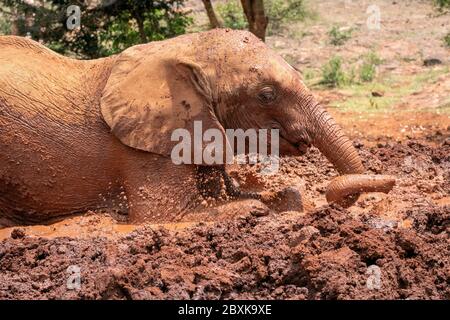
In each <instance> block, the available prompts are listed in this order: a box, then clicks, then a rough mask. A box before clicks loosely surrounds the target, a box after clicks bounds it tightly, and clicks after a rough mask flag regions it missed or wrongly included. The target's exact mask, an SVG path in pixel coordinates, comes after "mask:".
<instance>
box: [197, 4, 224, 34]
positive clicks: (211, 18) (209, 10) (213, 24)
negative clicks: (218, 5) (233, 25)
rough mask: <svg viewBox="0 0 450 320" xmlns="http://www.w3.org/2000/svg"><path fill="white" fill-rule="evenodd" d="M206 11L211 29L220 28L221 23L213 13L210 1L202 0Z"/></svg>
mask: <svg viewBox="0 0 450 320" xmlns="http://www.w3.org/2000/svg"><path fill="white" fill-rule="evenodd" d="M202 1H203V4H204V6H205V9H206V13H207V14H208V18H209V24H210V25H211V28H213V29H214V28H222V23H221V21H220V20H219V19H218V18H217V15H216V12H215V11H214V7H213V5H212V3H211V0H202Z"/></svg>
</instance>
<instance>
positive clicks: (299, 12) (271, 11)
mask: <svg viewBox="0 0 450 320" xmlns="http://www.w3.org/2000/svg"><path fill="white" fill-rule="evenodd" d="M264 5H265V10H266V13H267V16H268V17H269V25H268V28H267V33H268V34H269V35H271V34H274V33H276V32H278V31H280V30H281V29H282V28H283V27H284V26H285V25H286V24H288V23H290V22H294V21H304V20H305V19H306V18H308V17H311V16H312V15H313V13H312V12H311V11H309V10H308V9H307V8H306V5H305V1H304V0H266V1H265V2H264Z"/></svg>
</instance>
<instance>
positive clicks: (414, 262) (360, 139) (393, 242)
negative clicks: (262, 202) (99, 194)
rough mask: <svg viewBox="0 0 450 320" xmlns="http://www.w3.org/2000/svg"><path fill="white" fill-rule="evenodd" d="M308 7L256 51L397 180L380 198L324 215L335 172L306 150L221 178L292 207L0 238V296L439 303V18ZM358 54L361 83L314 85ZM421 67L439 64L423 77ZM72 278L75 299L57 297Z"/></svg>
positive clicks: (443, 104)
mask: <svg viewBox="0 0 450 320" xmlns="http://www.w3.org/2000/svg"><path fill="white" fill-rule="evenodd" d="M193 2H195V3H196V4H197V5H198V4H199V1H193ZM372 2H373V3H376V4H378V5H379V6H380V8H381V14H382V29H381V31H380V32H369V31H368V30H367V29H366V28H365V21H366V19H367V15H366V9H367V6H368V5H369V4H372ZM311 5H312V6H313V7H314V8H315V10H316V11H317V12H318V16H319V17H318V20H315V21H310V22H306V23H300V24H293V25H292V26H289V27H288V28H287V30H284V33H285V34H284V35H282V36H279V35H273V36H269V37H268V39H267V42H268V44H269V46H271V47H273V48H274V49H275V50H277V51H278V52H279V53H280V54H282V55H283V56H284V57H285V58H286V59H287V60H288V61H289V63H291V64H292V65H294V66H296V67H297V68H298V69H299V70H300V71H301V72H302V73H303V75H304V76H305V78H307V79H305V81H306V82H307V83H308V85H309V86H311V87H312V88H313V90H314V93H315V94H317V95H318V97H319V99H320V100H321V101H322V103H323V104H324V105H325V106H326V107H327V108H328V109H329V111H330V112H331V113H332V114H333V116H334V117H335V118H336V119H337V121H338V122H339V123H340V124H341V125H342V127H343V128H344V129H345V131H346V132H347V133H348V135H349V136H350V138H351V139H353V141H354V144H355V146H356V147H357V148H358V150H359V153H360V155H361V157H362V158H363V161H364V165H365V167H366V168H367V170H368V172H371V173H383V174H393V175H396V176H397V177H398V183H397V185H396V187H395V188H394V189H393V190H392V192H391V193H390V194H389V195H385V194H379V193H371V194H365V195H362V196H361V197H360V200H359V201H358V202H357V203H356V205H355V206H352V207H351V208H349V209H342V208H339V207H330V206H328V205H327V204H326V201H325V196H324V192H325V187H326V186H327V184H328V183H329V182H330V181H331V179H332V178H333V177H335V176H336V175H337V173H336V171H335V170H334V169H333V167H332V166H331V164H329V163H328V161H327V160H326V159H325V158H324V157H323V156H322V155H321V154H320V153H319V152H318V151H317V150H316V149H312V150H310V151H309V152H308V153H307V154H306V155H305V156H304V157H301V158H286V159H283V161H282V166H281V170H280V172H279V173H278V174H276V175H275V176H272V177H270V178H269V179H268V178H266V177H264V176H261V175H260V174H259V173H258V168H257V167H245V168H230V173H231V174H232V176H233V177H234V178H235V179H236V180H238V181H239V182H240V184H241V186H242V187H243V188H244V189H247V190H254V191H261V190H279V189H281V188H283V187H286V186H294V187H295V188H297V189H298V190H300V191H301V194H302V199H303V204H304V208H305V210H304V211H303V212H298V211H288V212H283V213H280V214H276V213H271V214H270V215H268V216H265V217H255V216H253V215H252V214H250V212H245V210H242V211H239V210H238V212H237V213H236V212H233V213H232V214H231V213H227V212H219V214H218V215H215V214H214V213H212V214H211V215H210V216H209V217H202V218H201V219H197V221H192V220H195V217H190V219H188V220H191V221H185V222H183V223H177V224H168V225H164V226H155V225H147V226H133V225H123V224H119V223H117V222H116V221H115V220H114V219H112V218H111V217H109V216H108V215H107V214H100V213H94V212H89V213H87V214H86V215H84V216H81V217H74V218H71V219H66V220H64V221H62V222H59V223H56V224H53V225H50V226H34V227H26V228H19V229H17V228H16V229H14V228H7V229H0V298H3V299H18V298H32V299H35V298H37V299H42V298H67V299H77V298H89V299H91V298H92V299H99V298H110V299H166V298H186V299H191V298H192V299H205V298H206V299H210V298H223V299H235V298H245V299H247V298H269V299H372V298H377V299H386V298H390V299H406V298H410V299H413V298H420V299H450V291H449V290H450V289H449V288H450V264H449V257H450V241H449V232H450V224H449V221H450V219H449V214H450V117H449V115H450V100H449V99H450V96H449V92H450V72H449V69H448V65H449V63H450V60H449V59H450V49H448V48H445V47H444V46H443V45H442V37H443V35H444V34H445V33H446V32H448V31H450V30H448V29H449V28H450V19H449V16H448V14H447V15H441V16H438V15H436V14H435V12H434V11H433V9H432V7H431V6H430V5H429V4H427V2H425V1H408V2H402V1H387V0H386V1H385V0H383V1H381V0H380V1H370V3H369V1H335V0H323V1H320V2H319V1H315V2H312V3H311ZM198 8H201V4H200V5H199V6H198ZM334 24H337V25H339V26H342V27H351V28H354V31H353V33H352V37H351V39H350V40H349V41H348V42H346V43H345V44H344V45H343V46H340V47H335V46H332V45H330V44H329V43H328V36H327V32H328V31H329V29H330V27H331V26H332V25H334ZM370 51H375V52H376V53H377V54H378V55H379V56H380V57H381V58H382V59H383V63H382V64H381V65H380V66H379V67H378V76H377V78H376V79H375V80H374V82H372V83H368V84H355V85H352V86H347V87H344V88H337V89H330V88H325V87H323V86H320V85H317V80H318V78H320V70H321V67H322V65H323V64H324V63H326V62H327V61H328V59H329V58H330V57H332V56H333V55H334V54H339V55H340V56H342V57H343V59H344V62H345V67H346V68H347V67H349V66H352V65H356V66H357V65H358V64H359V63H360V62H361V57H362V56H363V55H364V54H366V53H367V52H370ZM432 57H434V58H438V59H440V60H441V62H442V64H441V65H437V66H433V67H427V66H424V65H423V60H424V59H426V58H432ZM373 92H376V93H377V95H376V96H374V95H373ZM198 220H201V221H209V222H203V223H198ZM218 220H220V221H218ZM214 221H215V222H214ZM68 268H69V269H68ZM74 268H75V269H74ZM77 268H79V271H80V279H81V286H80V289H79V290H76V289H75V290H71V289H68V288H67V281H68V280H70V279H72V280H73V273H72V271H73V270H78V269H77ZM68 270H69V271H68ZM71 276H72V278H71Z"/></svg>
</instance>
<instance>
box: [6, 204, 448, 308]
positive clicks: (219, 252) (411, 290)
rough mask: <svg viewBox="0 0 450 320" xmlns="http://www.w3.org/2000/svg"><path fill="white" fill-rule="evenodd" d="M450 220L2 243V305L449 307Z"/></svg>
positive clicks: (312, 222) (344, 219)
mask: <svg viewBox="0 0 450 320" xmlns="http://www.w3.org/2000/svg"><path fill="white" fill-rule="evenodd" d="M449 212H450V207H431V208H428V209H423V210H416V209H413V210H410V211H409V215H410V216H411V217H414V218H415V223H414V228H413V229H403V228H399V227H398V226H396V225H392V224H389V223H388V222H386V221H384V223H383V221H377V220H376V219H377V217H373V216H372V217H371V216H362V217H360V218H354V217H352V216H351V215H350V214H349V212H348V211H346V210H344V209H342V208H338V207H328V206H326V207H323V208H321V209H319V210H316V211H314V212H312V213H311V214H308V215H299V214H295V215H293V214H289V213H286V214H281V215H279V216H277V217H264V218H259V219H258V218H255V217H251V216H244V217H240V218H238V219H237V220H235V221H229V222H225V223H218V224H215V225H213V226H207V225H201V224H200V225H198V226H196V227H194V228H193V229H187V230H183V231H179V232H171V231H168V230H165V229H161V230H154V229H151V228H146V227H143V228H141V229H138V230H136V231H134V232H132V233H131V234H129V235H127V236H125V237H123V238H120V239H117V240H107V239H106V238H95V239H91V240H77V241H75V240H73V239H69V238H57V239H51V240H48V239H42V238H41V239H39V238H31V237H24V238H22V237H23V235H21V236H20V237H19V238H18V239H8V240H5V241H4V242H3V243H2V246H1V249H0V270H1V273H0V298H2V299H17V298H50V299H54V298H56V299H58V298H70V299H71V298H83V299H86V298H87V299H101V298H102V299H217V298H221V299H239V298H241V299H249V298H266V299H372V298H388V299H399V298H400V299H404V298H420V299H422V298H432V299H449V298H450V289H449V288H450V287H449V282H450V264H449V253H450V251H449V241H448V232H449V231H450V229H449V221H450V220H449ZM70 266H76V267H79V268H80V269H79V270H80V272H81V288H80V290H67V287H66V283H67V280H68V277H69V276H70V273H68V272H67V270H68V268H69V267H70ZM370 270H375V271H376V270H378V271H379V273H378V275H379V277H378V278H373V277H376V276H377V273H376V272H374V273H373V274H372V273H371V271H370ZM371 277H372V278H371Z"/></svg>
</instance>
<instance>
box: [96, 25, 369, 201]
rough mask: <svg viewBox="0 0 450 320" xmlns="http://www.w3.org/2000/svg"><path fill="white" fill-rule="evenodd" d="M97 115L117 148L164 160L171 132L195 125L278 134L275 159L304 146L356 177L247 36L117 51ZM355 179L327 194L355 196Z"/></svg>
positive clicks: (330, 123) (295, 83) (291, 76)
mask: <svg viewBox="0 0 450 320" xmlns="http://www.w3.org/2000/svg"><path fill="white" fill-rule="evenodd" d="M101 111H102V114H103V116H104V119H105V121H106V122H107V123H108V125H109V126H110V127H111V130H112V132H113V133H114V134H115V135H116V136H117V137H118V138H119V139H120V140H121V141H122V142H123V143H125V144H126V145H129V146H131V147H134V148H137V149H141V150H146V151H149V152H153V153H159V154H162V155H170V153H171V150H172V148H173V146H174V145H175V144H176V142H172V141H171V139H170V137H171V134H172V132H173V130H175V129H178V128H185V129H188V130H192V129H193V122H194V121H195V120H201V121H202V123H203V128H204V129H205V128H217V129H219V130H221V132H224V129H228V128H232V129H237V128H241V129H244V130H245V129H249V128H255V129H272V128H275V129H279V132H280V153H281V155H283V154H284V155H298V154H301V153H303V152H305V151H306V149H307V148H308V147H309V146H310V145H311V144H312V145H315V146H316V147H317V148H318V149H319V150H320V151H321V152H322V153H323V154H324V155H325V156H326V157H327V158H328V159H329V160H330V161H331V162H332V163H333V164H334V165H335V167H336V168H337V170H338V171H339V172H340V173H341V174H361V173H363V172H364V167H363V165H362V163H361V159H360V158H359V156H358V153H357V152H356V150H355V148H354V147H353V145H352V143H351V141H350V140H349V139H348V138H347V137H346V136H345V134H344V133H343V131H342V129H341V128H340V127H339V126H338V125H337V124H336V122H335V121H334V120H333V119H332V117H331V116H330V115H329V114H328V112H327V111H325V110H324V109H323V108H322V107H321V106H320V104H319V103H318V102H317V100H316V99H315V98H314V97H313V95H312V94H311V92H310V91H309V90H308V89H307V88H306V87H305V85H304V84H303V82H302V81H301V77H300V75H299V73H298V72H297V71H296V70H295V69H293V68H292V67H291V66H290V65H289V64H288V63H287V62H286V61H284V60H283V59H282V58H281V57H280V56H278V55H277V54H275V53H274V52H273V51H271V50H270V49H269V48H268V47H267V46H266V45H265V44H264V43H263V42H261V41H260V40H258V39H257V38H256V37H255V36H253V35H252V34H251V33H249V32H244V31H230V30H213V31H210V32H205V33H199V34H192V35H185V36H181V37H178V38H174V39H171V40H166V41H162V42H156V43H150V44H146V45H139V46H135V47H132V48H130V49H127V50H125V51H124V52H123V53H122V54H120V55H118V56H117V58H116V60H115V62H114V66H113V67H112V71H111V75H110V77H109V79H108V81H107V84H106V86H105V89H104V92H103V96H102V98H101ZM357 177H359V176H355V179H356V180H355V179H353V180H352V179H350V181H346V185H341V184H337V185H336V184H335V186H334V191H336V192H337V193H338V194H339V193H340V192H341V191H342V192H343V190H349V186H351V187H353V189H352V188H350V189H352V190H353V191H355V190H354V187H355V184H356V185H359V183H360V182H361V180H359V181H358V179H357ZM347 180H348V179H347ZM358 191H364V190H359V189H358ZM344 193H345V192H344ZM347 195H348V194H346V196H347ZM340 198H341V196H340V195H339V196H338V198H337V200H341V199H340Z"/></svg>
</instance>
